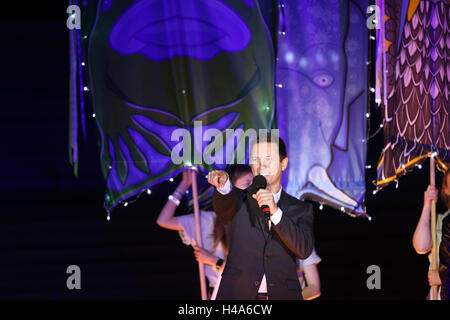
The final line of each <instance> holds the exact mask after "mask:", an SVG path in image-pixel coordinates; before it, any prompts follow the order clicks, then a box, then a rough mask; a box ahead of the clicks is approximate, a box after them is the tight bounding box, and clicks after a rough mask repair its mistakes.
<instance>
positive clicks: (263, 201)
mask: <svg viewBox="0 0 450 320" xmlns="http://www.w3.org/2000/svg"><path fill="white" fill-rule="evenodd" d="M252 197H253V199H255V200H256V201H258V205H259V207H262V206H263V205H266V206H268V207H269V209H270V214H271V215H272V214H274V213H275V212H276V211H277V210H278V206H277V204H276V203H275V199H274V198H273V193H272V191H269V190H267V189H259V190H258V192H256V193H255V194H254V195H252Z"/></svg>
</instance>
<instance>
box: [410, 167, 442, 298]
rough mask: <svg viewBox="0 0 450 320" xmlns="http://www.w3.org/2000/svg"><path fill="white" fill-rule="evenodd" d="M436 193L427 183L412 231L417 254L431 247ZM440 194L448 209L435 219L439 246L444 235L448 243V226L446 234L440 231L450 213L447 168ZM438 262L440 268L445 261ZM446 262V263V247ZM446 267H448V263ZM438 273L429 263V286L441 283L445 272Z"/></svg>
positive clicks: (440, 292)
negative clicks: (433, 206)
mask: <svg viewBox="0 0 450 320" xmlns="http://www.w3.org/2000/svg"><path fill="white" fill-rule="evenodd" d="M438 195H439V191H438V189H437V188H436V187H435V186H433V185H429V186H428V187H427V190H426V191H425V192H424V203H423V208H422V214H421V216H420V219H419V222H418V224H417V227H416V230H415V231H414V235H413V240H412V241H413V247H414V249H415V250H416V252H417V253H419V254H425V253H427V252H429V251H430V250H431V247H432V244H433V241H432V232H431V224H430V221H431V218H430V215H431V204H432V201H437V200H438ZM440 195H441V199H442V201H443V202H444V205H445V206H446V207H447V209H448V210H447V211H446V212H445V213H443V214H439V215H438V217H437V219H436V239H437V241H438V244H437V246H438V247H439V242H440V241H441V239H444V238H445V237H447V243H448V237H449V235H448V226H447V231H446V232H447V234H445V233H443V232H442V231H443V230H442V227H443V225H444V226H445V223H443V222H444V221H445V219H447V221H448V218H447V217H448V215H449V213H450V170H447V171H446V172H445V174H444V178H443V180H442V188H441V192H440ZM447 224H448V222H447ZM442 247H443V246H442V243H441V248H440V256H441V255H442V254H444V252H442V251H443V249H442ZM447 248H448V247H447ZM428 258H429V259H430V263H431V253H430V254H429V255H428ZM444 260H445V259H444ZM440 262H441V268H440V269H442V267H443V265H442V263H445V261H440ZM447 264H448V249H447ZM444 267H445V265H444ZM446 268H448V265H447V267H446ZM440 273H441V272H440V270H436V269H433V268H431V264H430V269H429V270H428V282H429V284H430V286H431V287H433V286H441V285H443V281H442V280H443V279H442V276H444V275H445V272H444V273H441V275H442V276H440ZM445 281H447V282H448V273H447V278H446V280H445ZM445 281H444V282H445ZM444 284H445V283H444ZM445 285H446V288H448V287H449V285H448V283H446V284H445ZM447 290H448V289H447ZM430 295H431V290H430V293H429V295H428V296H427V299H430ZM440 298H442V288H440V290H439V291H438V296H437V297H436V298H435V300H440ZM448 298H449V297H448V293H447V299H448Z"/></svg>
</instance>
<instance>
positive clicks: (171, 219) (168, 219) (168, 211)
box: [156, 170, 191, 231]
mask: <svg viewBox="0 0 450 320" xmlns="http://www.w3.org/2000/svg"><path fill="white" fill-rule="evenodd" d="M190 185H191V173H190V171H189V170H184V171H183V179H182V180H181V182H180V184H179V185H178V187H177V189H178V190H179V191H180V192H181V193H182V194H183V193H184V192H185V191H186V190H187V189H188V188H189V186H190ZM173 196H174V197H175V198H177V199H178V200H181V196H180V195H178V194H177V193H174V194H173ZM176 209H177V205H176V204H175V203H174V202H173V201H171V200H167V202H166V204H165V205H164V207H163V208H162V210H161V212H160V213H159V216H158V219H157V220H156V223H157V224H158V226H160V227H161V228H164V229H169V230H175V231H183V226H182V225H181V223H180V221H179V220H178V219H177V217H175V216H174V215H175V210H176Z"/></svg>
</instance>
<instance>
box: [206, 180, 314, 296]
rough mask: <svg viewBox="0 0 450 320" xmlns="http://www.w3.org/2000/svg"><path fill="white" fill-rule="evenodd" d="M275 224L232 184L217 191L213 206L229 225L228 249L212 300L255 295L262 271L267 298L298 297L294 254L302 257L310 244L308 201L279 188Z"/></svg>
mask: <svg viewBox="0 0 450 320" xmlns="http://www.w3.org/2000/svg"><path fill="white" fill-rule="evenodd" d="M277 205H278V207H279V208H280V209H281V210H282V211H283V214H282V218H281V220H280V222H279V223H278V224H277V225H276V226H274V225H273V224H272V226H271V229H270V231H269V228H268V226H267V223H266V222H265V221H264V218H263V214H262V212H261V209H260V208H259V206H258V203H257V201H256V200H255V199H253V198H252V197H251V195H250V194H249V193H248V192H247V191H243V190H240V189H237V188H234V187H233V189H232V191H231V192H230V193H229V194H227V195H222V194H220V193H219V192H218V191H217V190H215V192H214V196H213V208H214V211H215V213H216V215H217V217H218V218H219V219H220V220H221V222H222V223H224V224H230V238H231V239H230V248H229V252H228V257H227V262H226V266H225V269H224V271H223V273H222V281H221V284H220V287H219V291H218V293H217V299H218V300H234V299H237V300H252V299H255V297H256V295H257V292H258V289H259V286H260V284H261V283H260V281H261V279H262V277H263V275H264V274H265V275H266V281H267V291H268V297H269V299H278V300H279V299H283V300H300V299H302V295H301V292H302V291H301V286H300V282H299V280H298V275H297V269H296V258H297V257H298V258H300V259H306V258H307V257H308V256H309V255H310V254H311V252H312V250H313V247H314V236H313V211H312V205H311V204H308V203H306V202H303V201H301V200H298V199H296V198H294V197H292V196H290V195H288V194H287V193H286V192H284V191H282V192H281V196H280V200H279V201H278V204H277Z"/></svg>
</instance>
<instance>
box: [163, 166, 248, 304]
mask: <svg viewBox="0 0 450 320" xmlns="http://www.w3.org/2000/svg"><path fill="white" fill-rule="evenodd" d="M226 172H227V173H228V175H229V176H230V179H231V180H232V181H234V185H235V186H236V187H237V188H242V189H246V188H247V187H248V186H249V185H250V184H251V183H252V179H253V175H252V172H251V168H250V167H249V166H247V165H241V164H237V165H230V166H228V167H227V169H226ZM191 183H192V179H191V173H190V170H189V169H187V170H184V171H183V176H182V180H181V182H180V184H179V185H178V186H177V188H176V189H175V191H174V193H173V194H172V195H170V196H169V199H168V201H167V203H166V204H165V206H164V207H163V208H162V210H161V212H160V214H159V216H158V218H157V220H156V223H157V224H158V226H160V227H162V228H165V229H168V230H174V231H178V232H179V234H180V237H181V239H182V241H183V243H184V244H186V245H192V247H193V248H194V256H195V259H196V260H197V261H198V262H201V263H203V264H205V276H206V277H207V279H208V284H209V291H208V297H210V296H211V293H212V291H213V289H214V287H215V285H216V281H217V277H218V274H219V272H220V270H221V269H222V268H223V267H224V265H225V262H224V261H225V260H226V256H227V252H228V247H229V233H228V231H227V228H226V227H225V226H224V225H223V224H222V223H221V222H220V220H219V219H217V218H216V214H215V213H214V211H208V210H200V225H201V228H202V229H201V237H202V242H203V247H199V246H197V244H196V241H195V238H196V237H195V221H194V214H187V215H182V216H176V217H175V210H176V208H177V207H178V205H179V204H180V201H181V199H182V198H183V195H184V193H185V192H186V190H187V189H188V188H189V187H190V186H191Z"/></svg>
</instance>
